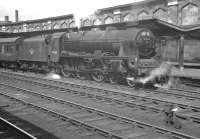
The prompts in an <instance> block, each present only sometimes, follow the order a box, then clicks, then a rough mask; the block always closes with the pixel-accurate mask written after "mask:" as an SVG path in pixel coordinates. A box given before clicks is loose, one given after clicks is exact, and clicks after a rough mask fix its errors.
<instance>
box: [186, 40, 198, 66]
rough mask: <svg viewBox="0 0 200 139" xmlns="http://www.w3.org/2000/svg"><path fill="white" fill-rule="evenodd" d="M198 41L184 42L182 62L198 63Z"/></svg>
mask: <svg viewBox="0 0 200 139" xmlns="http://www.w3.org/2000/svg"><path fill="white" fill-rule="evenodd" d="M199 54H200V41H199V40H185V44H184V61H185V62H194V63H197V62H198V63H199V62H200V55H199Z"/></svg>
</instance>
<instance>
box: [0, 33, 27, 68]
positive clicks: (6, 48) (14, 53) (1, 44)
mask: <svg viewBox="0 0 200 139" xmlns="http://www.w3.org/2000/svg"><path fill="white" fill-rule="evenodd" d="M22 40H23V39H22V38H20V37H15V38H0V66H1V67H4V68H14V69H16V68H17V66H18V64H17V61H18V50H19V47H20V44H21V42H22Z"/></svg>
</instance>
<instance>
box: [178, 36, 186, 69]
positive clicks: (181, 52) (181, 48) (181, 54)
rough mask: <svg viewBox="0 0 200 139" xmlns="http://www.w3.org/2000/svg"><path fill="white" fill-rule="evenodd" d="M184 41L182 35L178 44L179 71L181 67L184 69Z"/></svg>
mask: <svg viewBox="0 0 200 139" xmlns="http://www.w3.org/2000/svg"><path fill="white" fill-rule="evenodd" d="M184 40H185V37H184V35H183V34H182V35H181V36H180V43H179V67H180V69H183V67H184Z"/></svg>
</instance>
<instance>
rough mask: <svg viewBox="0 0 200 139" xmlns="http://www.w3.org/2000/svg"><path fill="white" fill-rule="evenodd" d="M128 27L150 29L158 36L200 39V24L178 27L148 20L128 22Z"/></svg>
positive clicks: (155, 20)
mask: <svg viewBox="0 0 200 139" xmlns="http://www.w3.org/2000/svg"><path fill="white" fill-rule="evenodd" d="M126 26H127V27H132V26H137V27H144V28H148V29H150V30H151V31H152V32H153V33H154V34H156V35H157V36H178V35H185V36H189V37H196V38H200V24H196V25H189V26H177V25H174V24H171V23H168V22H166V21H162V20H159V19H155V18H154V19H146V20H141V21H137V22H128V23H127V25H126Z"/></svg>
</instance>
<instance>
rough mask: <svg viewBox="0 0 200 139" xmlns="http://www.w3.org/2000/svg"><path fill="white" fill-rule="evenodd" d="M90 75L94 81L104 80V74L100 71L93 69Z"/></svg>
mask: <svg viewBox="0 0 200 139" xmlns="http://www.w3.org/2000/svg"><path fill="white" fill-rule="evenodd" d="M91 77H92V79H93V80H94V81H96V82H103V81H104V75H103V73H102V72H100V71H94V72H92V73H91Z"/></svg>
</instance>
